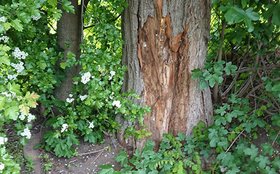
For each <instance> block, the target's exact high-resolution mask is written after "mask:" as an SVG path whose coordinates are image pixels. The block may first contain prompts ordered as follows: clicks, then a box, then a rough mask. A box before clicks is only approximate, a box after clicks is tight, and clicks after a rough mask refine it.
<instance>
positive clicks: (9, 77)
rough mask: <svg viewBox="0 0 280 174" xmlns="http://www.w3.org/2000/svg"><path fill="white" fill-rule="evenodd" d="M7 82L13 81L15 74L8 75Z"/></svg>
mask: <svg viewBox="0 0 280 174" xmlns="http://www.w3.org/2000/svg"><path fill="white" fill-rule="evenodd" d="M7 78H8V79H9V80H15V79H17V75H16V74H14V75H8V77H7Z"/></svg>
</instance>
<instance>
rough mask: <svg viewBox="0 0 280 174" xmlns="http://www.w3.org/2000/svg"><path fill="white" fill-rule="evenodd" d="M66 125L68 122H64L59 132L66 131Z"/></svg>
mask: <svg viewBox="0 0 280 174" xmlns="http://www.w3.org/2000/svg"><path fill="white" fill-rule="evenodd" d="M68 127H69V126H68V124H66V123H64V124H63V125H62V128H61V133H62V132H64V131H67V129H68Z"/></svg>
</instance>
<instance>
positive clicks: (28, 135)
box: [20, 128, 31, 139]
mask: <svg viewBox="0 0 280 174" xmlns="http://www.w3.org/2000/svg"><path fill="white" fill-rule="evenodd" d="M20 135H21V136H23V137H26V138H27V139H30V138H31V132H30V130H29V129H28V128H25V129H24V130H23V132H22V133H20Z"/></svg>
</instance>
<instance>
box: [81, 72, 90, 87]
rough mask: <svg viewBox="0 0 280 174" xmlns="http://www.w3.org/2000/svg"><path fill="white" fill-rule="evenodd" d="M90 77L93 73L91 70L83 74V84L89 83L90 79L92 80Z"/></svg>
mask: <svg viewBox="0 0 280 174" xmlns="http://www.w3.org/2000/svg"><path fill="white" fill-rule="evenodd" d="M90 78H91V74H90V72H86V73H84V74H83V75H82V79H81V82H82V83H83V84H87V83H88V82H89V81H90Z"/></svg>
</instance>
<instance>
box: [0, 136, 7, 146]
mask: <svg viewBox="0 0 280 174" xmlns="http://www.w3.org/2000/svg"><path fill="white" fill-rule="evenodd" d="M7 141H8V138H6V137H0V145H3V144H5V143H6V142H7Z"/></svg>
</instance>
